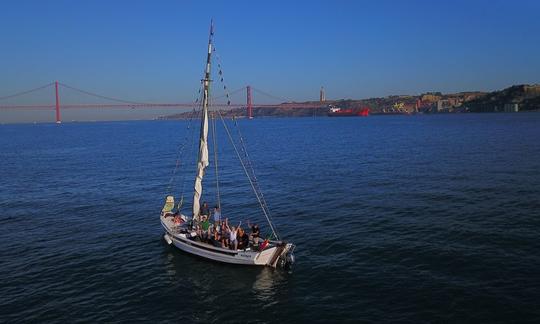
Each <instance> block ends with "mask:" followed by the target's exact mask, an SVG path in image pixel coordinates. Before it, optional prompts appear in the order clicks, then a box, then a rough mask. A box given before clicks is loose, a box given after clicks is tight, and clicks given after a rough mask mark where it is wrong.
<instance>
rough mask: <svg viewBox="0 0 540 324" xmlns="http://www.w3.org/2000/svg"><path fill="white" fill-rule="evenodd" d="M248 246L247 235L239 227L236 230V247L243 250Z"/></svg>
mask: <svg viewBox="0 0 540 324" xmlns="http://www.w3.org/2000/svg"><path fill="white" fill-rule="evenodd" d="M248 247H249V235H247V233H246V232H245V231H244V230H243V229H242V228H241V227H240V228H239V231H238V249H241V250H245V249H247V248H248Z"/></svg>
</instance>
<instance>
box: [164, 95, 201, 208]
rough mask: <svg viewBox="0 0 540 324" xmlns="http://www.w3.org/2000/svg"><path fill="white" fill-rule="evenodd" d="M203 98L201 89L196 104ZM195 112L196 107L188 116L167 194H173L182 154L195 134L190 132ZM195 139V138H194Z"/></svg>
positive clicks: (183, 175) (183, 177)
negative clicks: (190, 137)
mask: <svg viewBox="0 0 540 324" xmlns="http://www.w3.org/2000/svg"><path fill="white" fill-rule="evenodd" d="M200 96H201V88H200V87H199V91H198V93H197V99H196V100H195V103H198V102H199V97H200ZM195 112H196V109H195V107H193V110H191V112H190V114H189V115H188V116H189V118H188V120H189V121H188V126H187V130H186V136H185V137H184V140H183V141H182V142H181V144H180V145H179V146H178V150H177V155H176V165H175V167H174V170H173V173H172V175H171V179H170V180H169V185H168V186H167V192H168V194H169V195H170V194H172V190H173V189H174V187H175V185H176V173H177V171H178V169H179V167H180V164H181V159H182V156H183V155H182V153H183V152H184V149H185V147H186V145H187V141H188V137H189V135H190V134H191V133H193V131H192V132H191V133H190V130H192V121H193V116H194V115H195ZM192 137H193V136H192ZM185 176H186V175H185V172H184V173H183V174H182V185H184V179H185ZM183 195H184V187H182V195H181V199H182V200H183V198H184V197H183ZM182 200H181V201H180V203H179V204H180V205H181V204H182Z"/></svg>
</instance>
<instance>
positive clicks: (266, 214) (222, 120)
mask: <svg viewBox="0 0 540 324" xmlns="http://www.w3.org/2000/svg"><path fill="white" fill-rule="evenodd" d="M218 114H219V117H220V119H221V122H222V124H223V128H225V131H226V132H227V136H228V137H229V140H230V141H231V144H232V146H233V148H234V151H235V152H236V156H238V159H239V160H240V164H241V165H242V168H243V169H244V172H245V173H246V176H247V177H248V180H249V183H250V184H251V188H252V189H253V192H254V193H255V197H257V200H258V201H259V204H260V205H261V209H262V211H263V214H264V216H265V217H266V220H267V221H268V225H270V229H272V233H274V236H275V237H276V239H277V240H279V236H278V235H277V233H276V230H275V229H274V225H273V224H272V221H271V220H270V215H268V213H267V211H266V209H265V208H264V207H263V203H262V201H261V198H260V197H259V194H258V193H257V190H256V189H255V185H254V184H253V181H252V179H251V177H250V176H249V173H248V171H247V169H246V166H245V164H244V161H243V160H242V157H241V156H240V152H238V149H237V147H236V145H235V144H234V140H233V139H232V136H231V133H230V132H229V128H228V127H227V124H226V123H225V120H224V119H223V116H222V115H221V112H220V111H218Z"/></svg>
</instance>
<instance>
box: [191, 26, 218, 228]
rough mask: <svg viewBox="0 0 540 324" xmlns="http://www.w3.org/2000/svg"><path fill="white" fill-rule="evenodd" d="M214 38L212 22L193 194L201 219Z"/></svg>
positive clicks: (196, 217)
mask: <svg viewBox="0 0 540 324" xmlns="http://www.w3.org/2000/svg"><path fill="white" fill-rule="evenodd" d="M213 36H214V23H213V21H211V22H210V35H209V36H208V55H207V57H206V69H205V73H204V79H203V80H202V82H203V100H202V103H203V111H202V116H201V134H200V137H199V157H198V159H197V176H196V177H195V185H194V193H193V218H195V219H199V211H200V200H201V196H202V191H203V187H202V180H203V177H204V170H205V169H206V167H207V166H208V98H209V96H210V70H211V57H212V38H213Z"/></svg>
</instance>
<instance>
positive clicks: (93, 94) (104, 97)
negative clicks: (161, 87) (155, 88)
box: [58, 82, 149, 105]
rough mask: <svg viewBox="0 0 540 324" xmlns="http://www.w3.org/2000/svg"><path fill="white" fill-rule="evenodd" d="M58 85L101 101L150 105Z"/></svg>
mask: <svg viewBox="0 0 540 324" xmlns="http://www.w3.org/2000/svg"><path fill="white" fill-rule="evenodd" d="M58 84H60V85H62V86H63V87H66V88H68V89H71V90H75V91H78V92H81V93H84V94H86V95H89V96H93V97H97V98H101V99H106V100H111V101H116V102H122V103H127V104H134V105H148V104H149V103H148V102H136V101H129V100H123V99H118V98H113V97H107V96H102V95H100V94H97V93H93V92H89V91H85V90H81V89H78V88H75V87H72V86H69V85H67V84H64V83H60V82H59V83H58Z"/></svg>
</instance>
